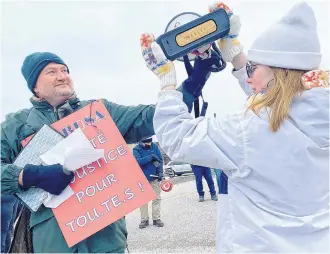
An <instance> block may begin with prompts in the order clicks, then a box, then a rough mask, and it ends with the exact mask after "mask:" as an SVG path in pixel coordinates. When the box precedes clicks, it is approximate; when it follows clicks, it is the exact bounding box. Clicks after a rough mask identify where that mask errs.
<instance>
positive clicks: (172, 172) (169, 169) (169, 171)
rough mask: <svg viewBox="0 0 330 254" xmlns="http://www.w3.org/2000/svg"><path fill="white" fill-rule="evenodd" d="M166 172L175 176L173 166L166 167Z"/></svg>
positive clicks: (171, 176)
mask: <svg viewBox="0 0 330 254" xmlns="http://www.w3.org/2000/svg"><path fill="white" fill-rule="evenodd" d="M166 173H167V175H168V176H169V177H170V178H173V177H174V176H175V172H174V170H173V169H172V168H168V169H166Z"/></svg>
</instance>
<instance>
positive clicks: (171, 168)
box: [164, 161, 192, 177]
mask: <svg viewBox="0 0 330 254" xmlns="http://www.w3.org/2000/svg"><path fill="white" fill-rule="evenodd" d="M164 172H165V174H166V175H168V176H170V177H174V176H176V175H177V176H181V175H183V174H187V173H192V169H191V166H190V164H187V163H184V162H177V161H170V162H169V163H167V165H165V166H164Z"/></svg>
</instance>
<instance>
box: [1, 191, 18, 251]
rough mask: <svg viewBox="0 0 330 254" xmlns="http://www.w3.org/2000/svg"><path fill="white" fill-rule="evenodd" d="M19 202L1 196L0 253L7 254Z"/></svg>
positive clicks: (6, 196) (10, 197)
mask: <svg viewBox="0 0 330 254" xmlns="http://www.w3.org/2000/svg"><path fill="white" fill-rule="evenodd" d="M18 205H19V201H18V199H17V198H16V197H14V196H12V195H1V253H7V252H8V251H9V248H10V245H11V237H12V234H13V233H14V222H15V220H16V218H17V213H18V212H19V211H17V209H18Z"/></svg>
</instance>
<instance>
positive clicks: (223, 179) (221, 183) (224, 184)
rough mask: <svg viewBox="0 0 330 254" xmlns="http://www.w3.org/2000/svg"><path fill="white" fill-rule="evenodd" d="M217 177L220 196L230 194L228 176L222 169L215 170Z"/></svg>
mask: <svg viewBox="0 0 330 254" xmlns="http://www.w3.org/2000/svg"><path fill="white" fill-rule="evenodd" d="M214 172H215V175H216V177H217V184H218V188H219V194H228V176H227V175H226V174H225V173H224V172H223V171H222V170H220V169H216V168H215V169H214Z"/></svg>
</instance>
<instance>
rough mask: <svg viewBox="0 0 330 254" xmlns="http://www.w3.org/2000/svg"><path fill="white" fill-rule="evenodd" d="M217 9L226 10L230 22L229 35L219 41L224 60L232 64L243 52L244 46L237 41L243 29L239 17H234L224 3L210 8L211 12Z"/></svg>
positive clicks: (215, 4) (217, 3) (218, 3)
mask: <svg viewBox="0 0 330 254" xmlns="http://www.w3.org/2000/svg"><path fill="white" fill-rule="evenodd" d="M217 9H224V10H225V11H226V12H227V14H228V16H229V21H230V30H229V33H228V34H227V35H226V36H225V37H223V38H221V39H219V40H218V41H217V43H218V46H219V48H220V51H221V53H222V58H223V60H225V61H226V62H232V61H233V58H234V57H235V56H237V55H238V54H239V53H241V52H242V51H243V46H242V45H241V43H240V42H239V40H238V39H237V36H238V34H239V31H240V29H241V21H240V18H239V16H237V15H234V14H233V12H232V10H231V9H230V8H229V7H228V6H227V5H225V4H224V3H223V2H216V3H214V4H212V5H210V6H209V11H210V12H213V11H215V10H217Z"/></svg>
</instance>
